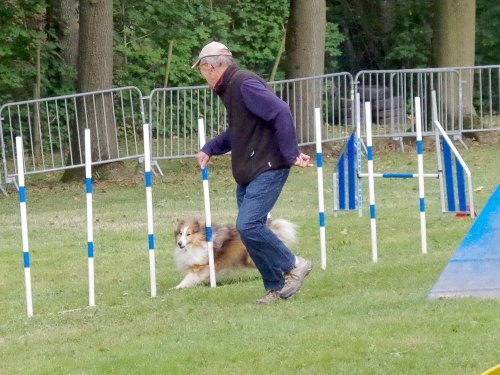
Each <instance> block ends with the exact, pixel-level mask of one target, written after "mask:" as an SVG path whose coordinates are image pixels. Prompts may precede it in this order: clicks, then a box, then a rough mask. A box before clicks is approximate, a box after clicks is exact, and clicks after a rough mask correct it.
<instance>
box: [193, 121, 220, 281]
mask: <svg viewBox="0 0 500 375" xmlns="http://www.w3.org/2000/svg"><path fill="white" fill-rule="evenodd" d="M198 134H199V138H200V150H201V149H202V147H203V146H205V122H204V121H203V119H202V118H199V119H198ZM201 177H202V181H203V200H204V201H205V228H206V229H205V230H206V237H207V251H208V269H209V271H210V287H211V288H215V287H216V286H217V283H216V280H215V264H214V244H213V241H212V214H211V213H210V193H209V190H208V166H205V167H204V168H203V169H202V170H201Z"/></svg>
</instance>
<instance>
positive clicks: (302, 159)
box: [294, 152, 313, 168]
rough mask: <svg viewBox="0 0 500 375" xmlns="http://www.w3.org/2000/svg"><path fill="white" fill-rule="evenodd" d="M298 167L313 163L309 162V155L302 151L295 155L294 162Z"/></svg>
mask: <svg viewBox="0 0 500 375" xmlns="http://www.w3.org/2000/svg"><path fill="white" fill-rule="evenodd" d="M294 165H296V166H298V167H302V168H304V167H312V166H313V165H312V164H311V157H310V156H309V155H306V154H303V153H302V152H301V153H300V155H299V156H297V159H296V160H295V164H294Z"/></svg>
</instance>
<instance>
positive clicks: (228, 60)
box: [200, 55, 234, 68]
mask: <svg viewBox="0 0 500 375" xmlns="http://www.w3.org/2000/svg"><path fill="white" fill-rule="evenodd" d="M233 61H234V60H233V57H232V56H225V55H219V56H207V57H204V58H202V59H201V60H200V65H201V64H210V65H212V66H213V67H214V68H217V67H219V66H224V65H231V64H232V63H233Z"/></svg>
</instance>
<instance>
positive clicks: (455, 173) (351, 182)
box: [333, 99, 472, 216]
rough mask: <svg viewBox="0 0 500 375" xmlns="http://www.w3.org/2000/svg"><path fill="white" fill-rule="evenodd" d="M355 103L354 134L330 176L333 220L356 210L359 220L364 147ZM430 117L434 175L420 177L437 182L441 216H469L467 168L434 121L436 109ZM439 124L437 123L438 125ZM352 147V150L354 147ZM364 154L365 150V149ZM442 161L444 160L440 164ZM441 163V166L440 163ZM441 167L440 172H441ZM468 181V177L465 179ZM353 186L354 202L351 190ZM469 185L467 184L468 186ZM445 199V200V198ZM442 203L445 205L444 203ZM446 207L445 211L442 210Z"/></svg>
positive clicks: (388, 175)
mask: <svg viewBox="0 0 500 375" xmlns="http://www.w3.org/2000/svg"><path fill="white" fill-rule="evenodd" d="M358 100H359V99H356V111H355V114H356V125H357V126H356V131H355V132H353V133H352V134H351V136H350V137H349V138H348V140H347V143H346V145H345V147H344V149H343V150H342V151H341V153H340V156H339V159H338V161H337V172H336V173H334V174H333V187H334V189H333V195H334V197H333V198H334V199H333V212H334V216H337V213H338V211H353V210H355V209H356V208H357V209H358V213H359V216H362V207H361V206H362V183H361V182H362V181H361V179H362V176H365V177H366V176H367V175H366V174H363V173H362V169H361V158H362V152H361V146H364V144H363V142H362V140H361V125H360V121H359V117H360V116H359V113H360V110H359V102H358ZM434 112H435V113H433V124H434V131H435V139H436V142H435V144H436V159H437V173H424V174H423V175H424V178H437V180H438V183H439V191H440V199H441V213H442V214H443V215H444V214H447V213H453V214H459V213H460V214H467V215H469V214H470V213H471V211H472V210H471V209H470V203H471V201H472V196H471V193H470V190H471V187H470V186H469V201H470V202H469V207H468V206H467V197H466V192H465V190H466V189H465V181H464V174H466V173H468V168H467V166H466V165H465V163H464V162H463V159H462V158H461V157H460V154H459V152H458V151H457V149H456V147H455V146H454V145H453V142H452V141H451V140H450V138H449V137H448V136H447V135H446V132H445V130H444V129H443V128H442V127H441V126H440V125H439V126H436V125H435V122H436V121H437V107H435V109H434ZM438 122H439V121H438ZM355 144H356V147H355ZM365 150H366V147H365ZM354 159H356V160H357V179H356V178H355V175H356V171H355V169H354ZM443 159H444V160H443ZM443 161H444V163H443ZM443 164H444V168H443ZM467 176H468V177H467V178H469V175H467ZM374 177H375V178H377V177H381V178H416V177H418V174H415V173H374ZM356 184H357V191H358V194H357V199H356V197H355V190H356ZM469 185H470V184H469ZM346 191H347V192H348V205H347V204H346ZM445 195H446V197H445ZM445 200H446V202H445ZM446 205H447V207H446Z"/></svg>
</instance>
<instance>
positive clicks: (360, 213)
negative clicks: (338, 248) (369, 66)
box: [354, 92, 363, 217]
mask: <svg viewBox="0 0 500 375" xmlns="http://www.w3.org/2000/svg"><path fill="white" fill-rule="evenodd" d="M355 98H356V100H355V104H354V105H355V106H356V111H355V113H356V160H357V170H358V176H357V178H358V181H357V183H358V216H359V217H361V216H363V185H362V182H361V100H360V96H359V92H357V93H356V96H355Z"/></svg>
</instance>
